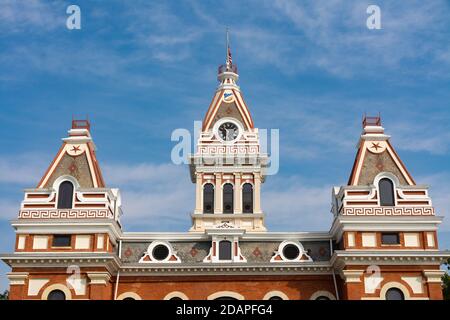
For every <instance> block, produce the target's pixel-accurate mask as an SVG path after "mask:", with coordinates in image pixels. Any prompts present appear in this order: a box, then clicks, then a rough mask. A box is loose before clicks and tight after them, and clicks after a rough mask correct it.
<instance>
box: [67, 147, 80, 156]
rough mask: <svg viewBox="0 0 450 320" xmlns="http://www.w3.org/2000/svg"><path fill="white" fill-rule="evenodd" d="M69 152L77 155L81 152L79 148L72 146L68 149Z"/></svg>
mask: <svg viewBox="0 0 450 320" xmlns="http://www.w3.org/2000/svg"><path fill="white" fill-rule="evenodd" d="M70 151H72V152H73V153H75V154H76V153H77V152H78V151H81V147H80V146H73V147H72V149H70Z"/></svg>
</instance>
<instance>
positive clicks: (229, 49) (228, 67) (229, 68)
mask: <svg viewBox="0 0 450 320" xmlns="http://www.w3.org/2000/svg"><path fill="white" fill-rule="evenodd" d="M226 37H227V45H226V50H227V52H226V60H225V62H226V66H227V70H231V66H232V65H233V60H232V58H231V48H230V32H229V29H228V27H227V30H226Z"/></svg>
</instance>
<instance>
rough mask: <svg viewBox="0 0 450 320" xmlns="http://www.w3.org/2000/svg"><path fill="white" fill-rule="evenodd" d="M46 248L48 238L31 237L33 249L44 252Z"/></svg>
mask: <svg viewBox="0 0 450 320" xmlns="http://www.w3.org/2000/svg"><path fill="white" fill-rule="evenodd" d="M47 248H48V236H41V235H33V249H37V250H45V249H47Z"/></svg>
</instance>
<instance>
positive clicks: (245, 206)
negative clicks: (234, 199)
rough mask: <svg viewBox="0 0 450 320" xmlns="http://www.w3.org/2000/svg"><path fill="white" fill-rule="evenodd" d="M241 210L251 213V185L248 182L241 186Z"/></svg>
mask: <svg viewBox="0 0 450 320" xmlns="http://www.w3.org/2000/svg"><path fill="white" fill-rule="evenodd" d="M242 210H243V212H244V213H253V186H252V185H251V184H250V183H245V184H244V185H243V186H242Z"/></svg>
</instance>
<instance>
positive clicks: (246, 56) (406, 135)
mask: <svg viewBox="0 0 450 320" xmlns="http://www.w3.org/2000/svg"><path fill="white" fill-rule="evenodd" d="M69 4H77V5H79V6H80V8H81V17H82V22H81V23H82V24H81V27H82V29H81V30H68V29H67V28H66V26H65V23H66V18H67V14H66V8H67V6H68V5H69ZM369 4H377V5H379V6H380V8H381V24H382V29H381V30H369V29H367V28H366V19H367V17H368V14H367V13H366V8H367V6H368V5H369ZM449 16H450V4H449V2H448V1H426V2H424V1H402V2H400V1H376V2H374V1H348V0H347V1H344V0H343V1H338V0H333V1H304V2H300V1H276V0H275V1H274V0H271V1H265V0H258V1H256V0H255V1H166V2H165V1H93V0H91V1H80V0H74V1H70V2H69V1H37V0H35V1H32V0H29V1H13V0H0V135H1V137H2V138H1V139H0V192H1V197H0V208H1V210H0V252H10V251H11V250H12V247H13V239H14V233H13V231H12V229H11V228H10V227H9V220H11V219H13V218H15V217H16V215H17V211H18V208H19V204H20V201H21V199H22V196H23V194H22V190H23V189H24V188H28V187H34V186H35V185H36V184H37V182H38V180H39V178H40V177H41V175H42V174H43V173H44V171H45V169H46V167H47V165H48V164H49V163H50V161H51V160H52V158H53V156H54V155H55V153H56V152H57V150H58V148H59V146H60V144H61V140H60V139H61V138H63V137H65V136H66V131H67V129H69V126H70V121H71V118H72V115H75V116H78V117H84V116H85V115H89V119H90V120H91V123H92V134H93V137H94V139H95V142H96V145H97V147H98V153H97V155H98V158H99V161H100V164H101V165H102V168H103V171H104V172H103V173H104V176H105V180H106V182H107V184H108V185H109V186H110V187H119V188H121V191H122V195H123V203H124V204H123V210H124V216H123V223H124V224H125V229H126V230H128V231H134V230H139V231H173V230H177V231H184V230H187V229H188V228H189V224H190V218H189V214H190V212H191V211H192V209H193V206H194V204H193V202H194V185H193V184H192V183H191V182H190V180H189V174H188V168H187V167H185V166H175V165H172V164H171V162H170V151H171V148H172V147H173V146H174V143H173V142H171V141H170V135H171V133H172V131H173V130H174V129H176V128H188V129H190V130H192V128H193V121H194V120H201V119H202V118H203V115H204V113H205V112H206V110H207V107H208V105H209V103H210V100H211V98H212V95H213V93H214V90H215V87H216V84H217V83H216V71H217V66H218V65H219V64H221V63H223V62H224V59H225V57H224V53H225V48H224V40H225V35H224V30H225V27H226V26H228V27H229V28H230V31H231V44H232V52H233V61H234V62H235V63H237V65H238V67H239V73H240V83H239V84H240V86H241V89H242V91H243V93H244V97H245V99H246V102H247V104H248V105H249V107H250V110H251V112H252V114H253V118H254V121H255V124H256V126H258V127H259V128H268V129H271V128H275V129H279V130H280V172H279V173H278V175H276V176H272V177H269V179H267V182H266V183H265V184H264V185H263V200H262V201H263V203H262V206H263V210H265V212H266V214H267V225H268V227H269V229H270V230H272V231H281V230H285V231H304V230H328V228H329V225H330V222H331V218H332V216H331V214H330V213H329V209H330V201H331V187H332V186H333V185H341V184H345V183H346V181H347V178H348V175H349V173H350V170H351V166H352V162H353V159H354V155H355V151H356V150H355V146H356V143H357V141H358V137H359V134H360V132H361V124H360V122H361V118H362V115H363V114H364V113H365V112H367V113H368V114H378V112H380V113H381V115H382V120H383V125H384V127H385V128H386V131H387V133H388V134H390V135H392V142H393V144H394V146H395V147H396V148H397V151H398V153H399V154H400V156H401V158H402V159H403V161H404V162H405V163H406V166H407V167H408V168H409V170H410V171H411V173H412V174H413V176H414V178H415V179H416V181H417V182H418V183H425V184H430V185H431V195H432V197H433V203H434V205H435V207H436V211H437V213H438V215H442V216H450V214H449V211H450V209H449V208H450V200H449V199H450V197H449V196H448V195H449V194H450V183H449V182H448V181H450V168H449V163H450V106H449V101H450V90H449V85H450V40H449V39H450V20H449V19H448V17H449ZM293 204H294V205H293ZM440 239H441V247H443V248H449V247H450V219H449V218H447V219H446V220H444V223H443V224H442V226H441V233H440ZM6 272H7V268H5V266H4V265H3V264H2V265H1V266H0V274H1V276H0V289H2V288H6V285H7V284H6V283H7V282H6V279H5V276H4V274H5V273H6Z"/></svg>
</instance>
